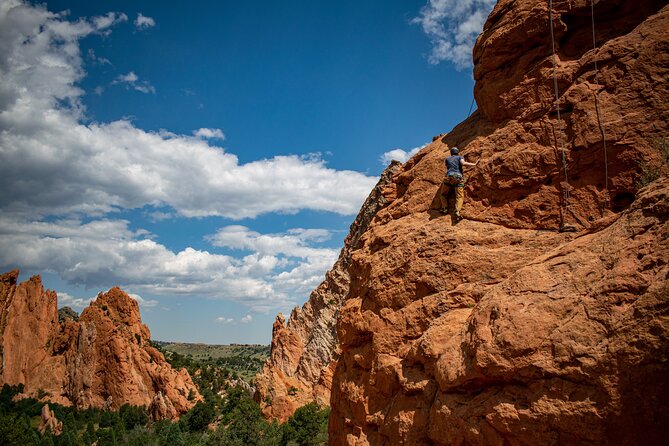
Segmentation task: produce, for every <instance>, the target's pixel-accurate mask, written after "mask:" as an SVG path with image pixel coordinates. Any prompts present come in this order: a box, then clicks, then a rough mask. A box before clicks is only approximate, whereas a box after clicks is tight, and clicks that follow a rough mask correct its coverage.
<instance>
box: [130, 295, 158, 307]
mask: <svg viewBox="0 0 669 446" xmlns="http://www.w3.org/2000/svg"><path fill="white" fill-rule="evenodd" d="M128 296H130V297H131V298H133V299H135V300H136V301H137V303H138V304H139V306H140V307H143V308H152V307H155V306H156V305H158V301H157V300H153V299H148V300H147V299H144V298H142V296H140V295H139V294H135V293H128Z"/></svg>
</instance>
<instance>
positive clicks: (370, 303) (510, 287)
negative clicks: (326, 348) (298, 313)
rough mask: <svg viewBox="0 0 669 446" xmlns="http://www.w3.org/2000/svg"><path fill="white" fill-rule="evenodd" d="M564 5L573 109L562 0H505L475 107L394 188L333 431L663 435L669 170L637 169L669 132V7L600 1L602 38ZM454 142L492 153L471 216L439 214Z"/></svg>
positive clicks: (602, 437) (453, 439)
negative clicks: (563, 229)
mask: <svg viewBox="0 0 669 446" xmlns="http://www.w3.org/2000/svg"><path fill="white" fill-rule="evenodd" d="M553 3H554V15H553V21H554V25H555V32H556V49H557V55H556V68H557V70H556V77H557V81H558V87H559V97H560V101H559V107H560V111H561V113H560V115H561V125H558V122H557V113H556V109H555V106H554V105H555V104H554V102H555V100H554V91H553V62H552V57H551V40H550V28H549V20H548V17H549V14H548V12H549V11H548V9H547V8H548V2H535V1H531V0H500V1H499V2H498V4H497V5H496V7H495V9H494V11H493V12H492V13H491V15H490V17H489V18H488V21H487V23H486V25H485V28H484V31H483V33H482V35H481V36H480V37H479V39H478V41H477V44H476V47H475V49H474V61H475V69H474V75H475V78H476V88H475V97H476V100H477V103H478V105H479V111H478V112H476V113H475V114H474V115H473V116H472V117H471V118H469V119H468V120H467V121H465V122H463V123H462V124H460V125H459V126H457V127H456V128H455V129H453V131H451V132H450V133H448V134H446V135H444V136H440V137H439V138H437V139H436V140H435V141H434V142H433V143H432V144H431V145H429V146H428V147H426V148H424V149H423V150H421V152H419V153H418V154H417V155H416V156H415V157H414V158H413V159H411V160H409V162H407V163H406V164H405V165H404V166H403V168H402V169H401V170H400V171H399V172H397V173H396V174H395V175H394V176H393V178H392V181H391V182H390V184H389V185H388V186H387V188H386V189H385V190H384V191H382V194H383V196H384V197H386V198H387V205H385V206H384V207H383V208H382V209H380V210H379V211H378V212H377V213H376V215H375V216H374V217H373V218H372V220H371V222H370V224H369V226H368V229H367V230H366V231H365V232H364V233H363V234H362V236H361V238H360V241H359V244H358V247H357V249H356V250H355V251H353V252H352V254H351V261H350V265H349V267H348V270H347V272H348V274H349V278H350V285H349V291H348V294H347V296H346V298H345V300H344V303H343V305H342V307H341V309H340V311H339V315H338V322H337V336H338V342H339V349H340V356H339V360H338V362H337V366H336V370H335V372H334V377H333V383H332V390H331V406H332V411H331V415H330V429H329V430H330V444H333V445H358V446H360V445H412V446H414V445H418V446H419V445H470V444H499V445H515V444H519V445H520V444H527V445H530V444H532V445H534V444H545V445H551V444H564V445H571V444H639V443H647V444H662V443H666V435H665V433H664V430H663V429H664V428H663V426H664V425H666V423H667V422H669V407H667V406H668V404H667V397H668V396H669V363H668V362H667V361H668V359H669V358H668V356H669V354H668V353H667V352H669V266H668V264H667V261H666V259H667V258H669V223H668V220H669V179H667V177H666V176H665V177H662V178H661V179H659V180H657V181H656V182H654V183H652V184H651V185H650V186H648V187H646V188H644V189H642V190H641V191H639V190H638V186H637V183H638V180H639V178H640V176H641V173H642V172H641V167H640V166H641V164H640V162H642V161H647V162H650V161H653V160H657V159H658V157H660V156H661V155H660V154H659V153H658V152H657V151H656V149H655V147H654V146H655V144H656V141H657V139H658V138H662V137H667V136H669V132H668V130H669V129H668V128H667V126H668V123H669V82H667V79H669V40H668V39H667V37H666V35H667V31H669V6H667V2H665V1H660V2H658V1H649V0H639V1H637V2H624V1H622V0H600V1H598V2H596V4H595V5H594V10H595V17H596V23H597V45H598V50H596V51H595V50H593V49H592V30H591V28H590V3H589V2H585V1H579V0H573V1H555V2H553ZM595 61H597V66H598V70H597V71H595ZM597 96H598V97H599V113H598V110H597V107H596V105H595V104H596V102H595V98H596V97H597ZM600 122H601V123H602V125H603V129H604V132H602V131H601V128H600ZM602 133H603V134H602ZM603 137H604V138H605V140H606V145H607V149H606V152H605V151H604V145H603ZM561 141H563V142H564V146H565V161H566V167H567V174H568V175H567V176H568V178H569V182H568V183H567V182H566V181H565V172H564V166H563V164H562V154H561V152H562V150H561V145H562V143H561ZM453 146H458V147H459V148H460V149H461V153H464V155H465V156H466V157H467V158H468V159H469V160H470V161H473V160H474V159H481V162H480V164H479V165H478V167H477V168H476V169H474V170H472V171H471V172H470V173H469V178H468V183H467V199H466V202H465V208H464V209H463V215H464V216H465V218H466V220H465V221H463V222H461V223H459V224H457V225H453V224H452V223H451V222H450V218H449V217H442V216H440V215H439V214H438V213H437V212H435V211H433V210H431V209H436V207H437V206H438V197H437V194H438V188H439V184H440V182H441V180H442V178H443V175H444V167H443V161H444V158H445V157H446V156H447V152H448V148H449V147H453ZM606 160H608V162H606ZM607 166H608V184H609V190H607V189H606V183H607V177H606V175H605V172H606V169H605V168H606V167H607ZM565 192H568V193H569V195H568V197H567V196H566V195H565ZM563 225H569V226H572V227H574V228H575V229H577V230H578V232H576V233H559V232H556V231H555V229H557V228H559V227H560V226H563Z"/></svg>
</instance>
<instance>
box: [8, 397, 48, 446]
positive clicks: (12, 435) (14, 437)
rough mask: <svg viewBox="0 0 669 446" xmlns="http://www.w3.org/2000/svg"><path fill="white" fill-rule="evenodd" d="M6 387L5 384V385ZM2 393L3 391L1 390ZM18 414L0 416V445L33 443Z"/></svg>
mask: <svg viewBox="0 0 669 446" xmlns="http://www.w3.org/2000/svg"><path fill="white" fill-rule="evenodd" d="M5 385H6V384H5ZM3 391H4V389H3ZM31 431H32V429H31V428H30V426H28V425H27V424H26V422H25V419H24V418H23V417H22V416H20V415H18V414H11V415H9V414H0V444H2V445H6V446H32V445H38V444H40V442H39V440H38V441H37V442H35V436H34V433H33V432H31Z"/></svg>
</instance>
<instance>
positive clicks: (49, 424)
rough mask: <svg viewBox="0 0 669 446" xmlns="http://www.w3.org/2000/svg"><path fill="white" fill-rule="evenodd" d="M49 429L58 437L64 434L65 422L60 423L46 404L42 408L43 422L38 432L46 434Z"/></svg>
mask: <svg viewBox="0 0 669 446" xmlns="http://www.w3.org/2000/svg"><path fill="white" fill-rule="evenodd" d="M47 429H49V430H50V431H51V433H52V434H53V435H55V436H58V435H60V434H62V433H63V422H62V421H59V420H58V418H56V414H55V413H53V410H51V408H50V407H49V405H48V404H45V405H44V406H42V415H41V421H40V424H39V427H38V428H37V430H38V431H39V432H40V434H44V432H46V430H47Z"/></svg>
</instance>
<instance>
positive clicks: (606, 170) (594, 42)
mask: <svg viewBox="0 0 669 446" xmlns="http://www.w3.org/2000/svg"><path fill="white" fill-rule="evenodd" d="M590 16H591V17H592V48H593V50H594V58H595V84H597V87H599V69H598V68H597V40H596V39H595V0H590ZM595 110H596V112H597V123H598V124H599V131H600V132H601V134H602V141H603V142H604V176H605V183H606V198H607V200H608V198H609V160H608V154H607V151H606V133H604V123H603V122H602V112H601V108H600V105H599V88H597V90H595Z"/></svg>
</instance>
